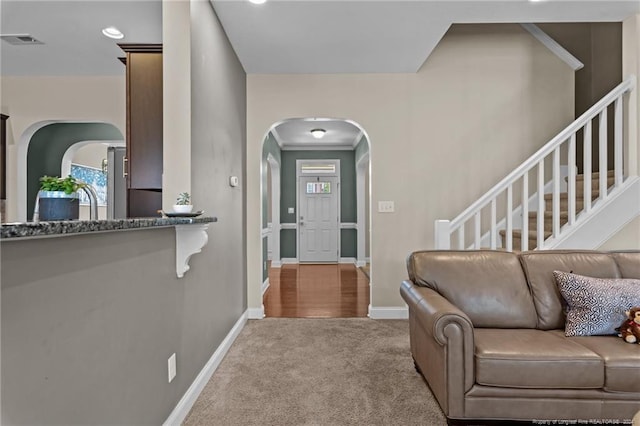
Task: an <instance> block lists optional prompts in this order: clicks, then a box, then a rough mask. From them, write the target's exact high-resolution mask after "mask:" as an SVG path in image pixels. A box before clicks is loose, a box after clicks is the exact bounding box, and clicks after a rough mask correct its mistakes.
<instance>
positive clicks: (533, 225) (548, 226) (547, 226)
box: [529, 217, 569, 232]
mask: <svg viewBox="0 0 640 426" xmlns="http://www.w3.org/2000/svg"><path fill="white" fill-rule="evenodd" d="M567 222H569V219H568V218H565V217H560V226H562V225H564V224H565V223H567ZM537 229H538V220H537V218H536V217H530V218H529V231H536V230H537ZM544 230H545V231H547V232H552V231H553V219H551V218H545V219H544Z"/></svg>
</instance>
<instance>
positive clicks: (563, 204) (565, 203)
mask: <svg viewBox="0 0 640 426" xmlns="http://www.w3.org/2000/svg"><path fill="white" fill-rule="evenodd" d="M596 198H598V197H594V200H595V199H596ZM544 208H545V210H546V211H548V212H550V211H552V210H553V200H547V199H545V203H544ZM582 209H584V200H582V199H576V212H579V211H580V210H582ZM560 211H565V212H567V211H569V200H567V199H564V200H563V199H560Z"/></svg>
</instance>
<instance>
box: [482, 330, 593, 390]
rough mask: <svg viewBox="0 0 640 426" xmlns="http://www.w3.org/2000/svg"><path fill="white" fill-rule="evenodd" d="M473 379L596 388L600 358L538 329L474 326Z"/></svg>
mask: <svg viewBox="0 0 640 426" xmlns="http://www.w3.org/2000/svg"><path fill="white" fill-rule="evenodd" d="M474 339H475V358H476V383H478V384H480V385H484V386H498V387H511V388H537V389H541V388H543V389H600V388H602V387H603V385H604V362H603V360H602V358H600V356H599V355H598V354H596V353H595V352H593V351H591V350H590V349H588V348H586V347H585V346H583V345H580V344H578V343H576V342H575V341H573V340H572V339H573V338H567V337H564V336H562V335H559V334H557V333H552V332H548V331H542V330H532V329H528V330H504V329H475V330H474Z"/></svg>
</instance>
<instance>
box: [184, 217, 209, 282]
mask: <svg viewBox="0 0 640 426" xmlns="http://www.w3.org/2000/svg"><path fill="white" fill-rule="evenodd" d="M208 227H209V224H208V223H205V224H193V225H176V274H177V275H178V278H182V277H184V273H185V272H187V271H188V270H189V259H190V258H191V256H193V255H194V254H196V253H200V252H201V251H202V248H203V247H204V246H206V245H207V242H208V241H209V235H208V234H207V228H208Z"/></svg>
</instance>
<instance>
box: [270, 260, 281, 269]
mask: <svg viewBox="0 0 640 426" xmlns="http://www.w3.org/2000/svg"><path fill="white" fill-rule="evenodd" d="M281 266H282V262H281V261H279V260H272V261H271V267H272V268H279V267H281Z"/></svg>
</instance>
